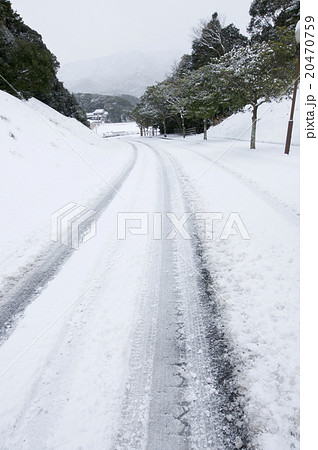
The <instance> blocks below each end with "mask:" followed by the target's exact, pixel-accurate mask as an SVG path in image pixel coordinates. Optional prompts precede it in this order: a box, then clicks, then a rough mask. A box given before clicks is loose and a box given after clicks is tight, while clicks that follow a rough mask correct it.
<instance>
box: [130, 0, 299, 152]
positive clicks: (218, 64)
mask: <svg viewBox="0 0 318 450" xmlns="http://www.w3.org/2000/svg"><path fill="white" fill-rule="evenodd" d="M297 8H299V2H297V1H294V0H289V1H286V0H275V1H274V2H269V1H267V0H254V1H253V3H252V5H251V16H252V17H251V23H250V31H251V32H252V38H251V40H248V38H247V37H245V36H243V35H241V34H240V32H239V30H238V29H237V28H236V27H235V26H234V25H233V24H230V25H228V26H226V27H222V25H221V23H220V21H219V18H218V15H217V13H214V14H213V15H212V19H211V20H210V21H209V22H202V23H201V26H200V27H199V28H198V29H197V30H196V36H195V39H194V41H193V45H192V54H191V55H184V56H183V57H182V58H181V61H180V62H179V64H177V66H176V67H175V68H174V71H173V75H172V76H171V77H169V78H167V79H166V80H165V81H164V82H162V83H157V84H156V85H154V86H150V87H148V88H147V90H146V92H145V94H144V95H143V96H142V97H141V99H140V103H139V104H138V105H137V107H136V108H135V110H134V112H133V114H134V118H135V120H136V121H137V123H138V124H139V126H140V128H141V129H143V128H147V127H150V126H155V127H156V126H158V125H159V126H160V127H161V129H162V130H163V133H164V135H166V133H167V132H168V133H169V132H171V131H173V130H174V129H175V128H180V129H181V130H182V134H183V136H184V137H185V136H186V127H194V126H195V127H196V128H197V131H202V127H203V131H204V139H206V138H207V133H206V130H207V127H208V126H209V125H211V124H213V123H214V122H215V121H218V120H219V118H223V117H226V116H228V115H230V114H232V113H234V112H236V111H239V110H241V109H242V108H244V107H245V106H247V105H249V106H250V107H251V109H252V126H251V148H255V142H256V123H257V111H258V107H259V106H260V105H261V104H262V103H264V102H269V101H272V100H280V99H282V98H283V97H284V96H288V95H290V93H291V91H292V86H293V78H294V76H295V72H296V70H295V69H296V55H297V48H296V41H295V34H294V23H295V21H296V22H297V18H298V16H297V14H298V13H297V11H299V9H297ZM264 24H266V25H264ZM269 25H270V30H271V32H270V33H269V28H268V27H269Z"/></svg>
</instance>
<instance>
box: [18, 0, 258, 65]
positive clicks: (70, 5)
mask: <svg viewBox="0 0 318 450" xmlns="http://www.w3.org/2000/svg"><path fill="white" fill-rule="evenodd" d="M11 3H12V6H13V9H15V10H16V11H17V12H18V13H19V14H20V15H21V16H22V17H23V19H24V21H25V23H26V24H27V25H29V26H30V27H31V28H34V29H35V30H36V31H38V32H39V33H40V34H41V35H42V37H43V40H44V42H45V43H46V45H47V46H48V48H49V49H50V50H51V51H52V52H53V53H54V54H55V55H56V56H57V58H58V60H59V61H60V62H61V63H62V64H63V63H66V62H71V61H78V60H85V59H93V58H99V57H103V56H107V55H110V54H114V53H119V52H126V51H130V50H140V51H145V52H151V51H157V50H165V49H175V50H180V54H182V53H188V52H190V48H191V41H192V28H193V27H195V26H196V25H197V24H198V23H199V21H200V19H202V18H204V19H205V18H209V17H211V15H212V13H213V12H214V11H218V12H219V14H220V15H222V16H223V17H224V18H225V24H228V23H231V22H233V23H234V25H235V26H237V27H238V28H240V30H241V32H242V33H243V34H246V26H247V24H248V22H249V15H248V10H249V6H250V3H251V0H222V2H220V1H217V0H191V1H190V0H156V1H155V0H90V1H89V0H11Z"/></svg>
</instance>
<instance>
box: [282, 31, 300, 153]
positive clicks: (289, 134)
mask: <svg viewBox="0 0 318 450" xmlns="http://www.w3.org/2000/svg"><path fill="white" fill-rule="evenodd" d="M299 27H300V22H297V25H296V29H295V37H296V42H297V44H299V43H300V31H299ZM299 73H300V49H298V58H297V68H296V78H295V82H294V92H293V99H292V104H291V110H290V117H289V122H288V129H287V136H286V144H285V155H289V149H290V143H291V138H292V132H293V125H294V111H295V103H296V96H297V86H298V81H299Z"/></svg>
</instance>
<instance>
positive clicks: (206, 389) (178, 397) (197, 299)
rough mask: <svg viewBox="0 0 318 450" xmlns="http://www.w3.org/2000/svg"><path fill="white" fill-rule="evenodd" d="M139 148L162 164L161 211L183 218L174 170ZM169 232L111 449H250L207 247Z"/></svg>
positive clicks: (145, 300)
mask: <svg viewBox="0 0 318 450" xmlns="http://www.w3.org/2000/svg"><path fill="white" fill-rule="evenodd" d="M142 144H143V145H146V146H147V147H148V148H150V149H151V150H152V151H153V152H155V154H156V156H157V159H158V161H159V162H160V170H161V179H162V189H163V193H164V196H163V198H164V200H163V208H162V209H161V211H162V212H174V214H175V215H176V216H177V217H181V215H182V214H183V213H184V212H185V208H186V207H188V205H187V204H184V203H183V200H182V199H179V200H176V199H178V198H179V196H180V193H181V192H182V191H181V185H180V181H179V180H178V177H177V174H176V171H175V167H174V165H173V164H172V163H171V161H169V159H168V158H167V156H164V155H161V154H160V153H159V152H158V151H157V150H156V149H155V148H153V147H152V146H150V145H149V144H146V143H144V142H143V143H142ZM188 210H189V209H188ZM192 227H193V228H194V224H192ZM168 228H169V227H168ZM168 228H166V229H164V232H163V239H162V240H160V241H156V242H155V243H153V246H152V247H153V249H152V256H151V257H150V262H149V267H148V270H149V273H148V277H147V280H148V281H146V282H145V287H144V290H143V294H142V296H141V308H140V319H139V322H138V325H137V327H136V332H135V336H134V342H133V347H132V353H131V362H130V376H129V382H128V384H127V388H126V396H125V399H124V402H123V409H122V420H121V424H120V427H119V431H118V434H117V438H116V443H115V445H114V448H116V449H127V450H128V449H131V448H134V449H146V448H147V449H149V450H150V449H151V450H159V449H169V450H177V449H178V450H179V449H215V448H218V449H232V448H241V447H240V446H242V447H243V446H245V448H246V447H247V444H248V432H247V419H246V417H245V415H244V410H243V406H242V398H241V397H240V395H239V393H238V389H237V387H236V380H235V376H234V373H235V366H234V363H235V361H234V358H233V357H231V349H230V343H229V340H228V338H227V336H226V334H225V331H224V328H223V326H222V313H221V307H220V305H219V304H218V302H217V299H216V297H215V295H214V291H213V280H212V277H211V275H210V272H209V270H208V269H207V267H206V264H205V262H204V249H203V246H202V244H201V242H200V239H199V236H198V234H196V233H195V235H196V237H195V238H194V240H192V241H191V242H190V241H189V240H184V239H182V238H181V237H180V236H177V237H176V239H174V240H169V239H168V240H167V239H165V237H166V236H167V234H168V232H169V231H170V230H171V229H168ZM194 231H195V230H194Z"/></svg>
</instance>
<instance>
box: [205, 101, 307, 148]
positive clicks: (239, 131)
mask: <svg viewBox="0 0 318 450" xmlns="http://www.w3.org/2000/svg"><path fill="white" fill-rule="evenodd" d="M290 108H291V100H290V99H284V100H282V101H281V102H279V103H277V102H272V103H263V104H262V105H261V106H260V107H259V109H258V121H257V128H256V140H257V142H267V143H274V144H275V143H276V144H277V143H278V144H282V143H284V142H285V140H286V133H287V125H288V120H289V115H290ZM251 120H252V113H251V111H250V107H246V108H245V110H244V111H243V112H239V113H237V114H233V115H232V116H230V117H228V118H227V119H225V120H224V121H223V122H222V123H220V124H219V125H217V126H215V127H212V128H210V129H209V136H210V137H218V138H225V139H238V140H249V139H250V135H251ZM299 139H300V132H299V92H298V95H297V100H296V107H295V117H294V127H293V138H292V145H299Z"/></svg>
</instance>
